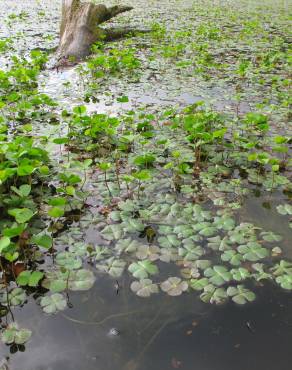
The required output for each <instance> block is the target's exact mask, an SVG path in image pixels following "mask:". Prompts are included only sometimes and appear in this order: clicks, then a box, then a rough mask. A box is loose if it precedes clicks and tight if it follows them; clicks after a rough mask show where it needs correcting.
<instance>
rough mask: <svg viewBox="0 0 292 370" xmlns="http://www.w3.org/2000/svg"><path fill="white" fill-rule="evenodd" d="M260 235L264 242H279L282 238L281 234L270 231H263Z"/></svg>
mask: <svg viewBox="0 0 292 370" xmlns="http://www.w3.org/2000/svg"><path fill="white" fill-rule="evenodd" d="M260 235H261V237H262V238H263V239H264V240H265V241H266V242H270V243H273V242H280V241H281V240H282V239H283V238H282V236H281V235H278V234H275V233H273V232H272V231H264V232H262V233H261V234H260Z"/></svg>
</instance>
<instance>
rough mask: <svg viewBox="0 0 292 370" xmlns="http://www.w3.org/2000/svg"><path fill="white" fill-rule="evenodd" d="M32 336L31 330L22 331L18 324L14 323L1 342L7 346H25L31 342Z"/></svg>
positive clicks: (8, 328)
mask: <svg viewBox="0 0 292 370" xmlns="http://www.w3.org/2000/svg"><path fill="white" fill-rule="evenodd" d="M31 334H32V332H31V331H30V330H28V329H23V328H22V329H21V328H19V326H18V324H17V323H16V322H12V323H10V324H9V325H8V326H7V328H6V329H5V330H4V331H3V333H2V334H1V340H2V342H3V343H5V344H13V343H15V344H24V343H26V342H27V341H28V340H29V338H30V337H31Z"/></svg>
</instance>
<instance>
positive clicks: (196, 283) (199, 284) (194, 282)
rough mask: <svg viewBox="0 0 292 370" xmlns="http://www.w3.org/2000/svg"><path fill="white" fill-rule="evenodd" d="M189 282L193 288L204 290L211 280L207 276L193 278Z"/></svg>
mask: <svg viewBox="0 0 292 370" xmlns="http://www.w3.org/2000/svg"><path fill="white" fill-rule="evenodd" d="M189 284H190V287H191V288H192V289H194V290H198V291H199V290H203V289H204V288H205V286H207V285H208V284H209V280H208V279H207V278H202V279H191V281H190V283H189Z"/></svg>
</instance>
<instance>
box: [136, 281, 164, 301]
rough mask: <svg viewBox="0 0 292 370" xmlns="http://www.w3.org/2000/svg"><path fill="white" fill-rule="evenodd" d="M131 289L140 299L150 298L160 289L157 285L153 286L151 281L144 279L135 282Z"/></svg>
mask: <svg viewBox="0 0 292 370" xmlns="http://www.w3.org/2000/svg"><path fill="white" fill-rule="evenodd" d="M131 289H132V291H133V292H134V293H136V294H137V295H138V296H139V297H150V295H151V294H153V293H158V292H159V289H158V286H157V284H153V282H152V280H150V279H142V280H140V281H133V282H132V284H131Z"/></svg>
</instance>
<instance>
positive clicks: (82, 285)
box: [68, 269, 95, 291]
mask: <svg viewBox="0 0 292 370" xmlns="http://www.w3.org/2000/svg"><path fill="white" fill-rule="evenodd" d="M94 282H95V276H94V274H93V272H92V271H90V270H85V269H80V270H77V271H70V275H69V280H68V288H69V289H70V290H73V291H83V290H89V289H91V288H92V286H93V284H94Z"/></svg>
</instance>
